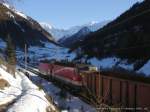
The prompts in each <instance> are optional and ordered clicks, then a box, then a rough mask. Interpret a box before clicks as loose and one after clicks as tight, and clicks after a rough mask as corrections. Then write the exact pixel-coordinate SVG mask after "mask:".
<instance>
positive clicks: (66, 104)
mask: <svg viewBox="0 0 150 112" xmlns="http://www.w3.org/2000/svg"><path fill="white" fill-rule="evenodd" d="M29 74H30V78H31V80H32V81H33V82H34V83H37V84H41V85H42V87H43V88H44V91H46V92H47V93H48V94H49V95H50V96H52V98H53V101H54V103H55V104H56V105H57V106H58V107H61V109H62V110H66V112H81V111H82V112H95V111H96V110H95V108H94V107H92V106H90V105H88V104H86V103H85V102H83V101H81V100H80V99H79V98H77V97H75V96H72V95H70V94H69V93H66V94H67V96H66V97H65V98H62V97H61V96H60V91H61V89H60V88H58V87H56V86H55V85H54V84H52V83H51V82H48V81H46V80H44V79H42V78H40V77H39V76H37V75H35V74H33V73H31V72H29Z"/></svg>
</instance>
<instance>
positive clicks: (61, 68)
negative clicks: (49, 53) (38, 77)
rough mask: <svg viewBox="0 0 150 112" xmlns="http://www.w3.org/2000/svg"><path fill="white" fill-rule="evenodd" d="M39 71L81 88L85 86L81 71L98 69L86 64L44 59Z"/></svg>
mask: <svg viewBox="0 0 150 112" xmlns="http://www.w3.org/2000/svg"><path fill="white" fill-rule="evenodd" d="M38 69H39V71H40V72H41V73H42V74H44V75H47V76H49V78H51V79H55V80H58V81H60V82H62V83H64V84H68V85H69V86H74V87H78V88H81V87H82V86H83V83H82V82H83V81H82V76H81V75H80V72H81V71H87V70H90V71H91V70H97V68H96V67H94V66H90V65H86V64H74V63H71V62H66V61H61V62H60V61H54V60H51V61H49V62H47V61H42V62H41V63H40V64H39V67H38Z"/></svg>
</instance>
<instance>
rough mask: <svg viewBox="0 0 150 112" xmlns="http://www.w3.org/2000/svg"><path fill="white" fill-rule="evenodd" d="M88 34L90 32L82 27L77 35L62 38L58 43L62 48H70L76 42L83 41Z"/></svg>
mask: <svg viewBox="0 0 150 112" xmlns="http://www.w3.org/2000/svg"><path fill="white" fill-rule="evenodd" d="M89 33H91V30H90V29H89V28H87V27H84V28H82V29H81V30H79V31H78V32H77V33H75V34H74V35H72V36H70V37H68V38H65V37H64V38H61V39H59V41H58V42H59V43H60V44H61V45H62V46H64V47H68V48H71V47H73V45H74V44H76V43H77V42H78V41H82V40H84V37H85V36H86V35H88V34H89Z"/></svg>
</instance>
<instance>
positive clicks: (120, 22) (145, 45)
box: [71, 0, 150, 74]
mask: <svg viewBox="0 0 150 112" xmlns="http://www.w3.org/2000/svg"><path fill="white" fill-rule="evenodd" d="M149 19H150V1H149V0H145V1H143V2H142V3H136V4H134V5H133V6H132V7H131V8H130V9H129V10H127V11H126V12H124V13H123V14H121V15H120V16H119V17H118V18H116V19H115V20H114V21H112V22H110V23H109V24H107V25H106V26H104V27H103V28H102V29H100V30H98V31H96V32H93V33H90V34H89V35H88V36H86V37H85V40H83V41H80V42H78V43H76V45H75V46H74V48H72V49H71V50H74V51H80V55H79V56H78V58H80V59H81V58H82V57H83V58H86V61H88V60H91V59H93V58H94V57H96V58H97V59H99V60H97V62H96V63H98V62H99V61H100V62H101V61H102V60H105V59H106V60H107V58H108V59H109V58H113V57H115V58H117V59H120V61H116V62H114V61H113V59H112V61H113V63H114V66H118V65H119V64H120V63H124V65H132V69H131V70H134V71H135V70H136V71H137V70H140V68H142V67H143V66H144V65H146V64H147V65H149V64H148V61H149V59H150V52H149V51H150V45H149V44H150V43H149V42H150V38H149V35H150V22H149ZM78 58H77V59H78ZM90 58H91V59H90ZM105 63H107V62H105ZM101 65H102V66H103V65H104V64H101ZM99 66H100V65H99ZM124 68H126V67H124ZM126 69H127V70H129V69H128V68H126ZM148 74H150V73H148Z"/></svg>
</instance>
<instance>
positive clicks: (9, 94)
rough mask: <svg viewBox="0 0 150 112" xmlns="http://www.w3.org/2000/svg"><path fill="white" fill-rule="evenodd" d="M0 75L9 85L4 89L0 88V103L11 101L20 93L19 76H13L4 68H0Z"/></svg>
mask: <svg viewBox="0 0 150 112" xmlns="http://www.w3.org/2000/svg"><path fill="white" fill-rule="evenodd" d="M0 75H1V77H2V78H3V79H5V80H7V81H8V82H9V84H10V85H11V86H10V87H8V88H5V89H4V90H0V105H2V104H5V103H8V102H11V101H12V100H14V99H15V98H16V97H17V96H19V95H20V94H21V90H22V87H21V85H20V84H21V78H20V77H19V76H17V77H16V79H15V78H13V76H12V75H10V74H9V73H7V72H6V71H5V70H4V69H2V68H0Z"/></svg>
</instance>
